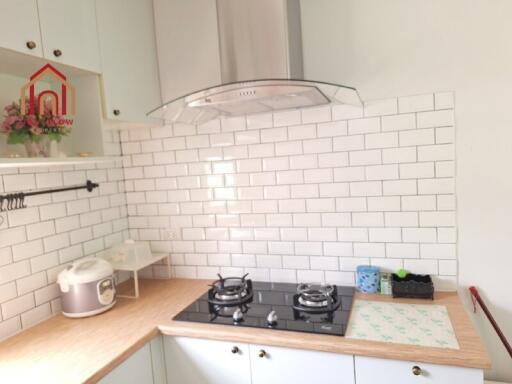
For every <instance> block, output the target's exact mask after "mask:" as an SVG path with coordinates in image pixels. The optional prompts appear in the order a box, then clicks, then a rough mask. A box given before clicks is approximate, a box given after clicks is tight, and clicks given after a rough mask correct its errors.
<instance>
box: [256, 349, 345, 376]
mask: <svg viewBox="0 0 512 384" xmlns="http://www.w3.org/2000/svg"><path fill="white" fill-rule="evenodd" d="M249 349H250V354H251V371H252V384H283V383H285V384H286V383H287V384H313V383H321V384H353V383H354V357H353V356H350V355H340V354H337V353H327V352H317V351H305V350H301V349H291V348H278V347H269V346H265V345H250V346H249Z"/></svg>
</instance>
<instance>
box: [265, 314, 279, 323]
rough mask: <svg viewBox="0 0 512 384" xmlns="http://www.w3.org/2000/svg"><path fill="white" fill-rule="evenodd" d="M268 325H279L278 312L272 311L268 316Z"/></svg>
mask: <svg viewBox="0 0 512 384" xmlns="http://www.w3.org/2000/svg"><path fill="white" fill-rule="evenodd" d="M267 324H268V325H276V324H277V314H276V311H271V312H270V313H269V314H268V315H267Z"/></svg>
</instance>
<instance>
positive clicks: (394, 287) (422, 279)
mask: <svg viewBox="0 0 512 384" xmlns="http://www.w3.org/2000/svg"><path fill="white" fill-rule="evenodd" d="M391 292H392V293H393V297H408V298H412V299H431V300H434V283H433V282H432V278H431V277H430V275H415V274H413V273H409V274H408V275H407V276H406V277H404V278H403V279H402V278H400V277H398V275H397V274H396V273H393V275H392V277H391Z"/></svg>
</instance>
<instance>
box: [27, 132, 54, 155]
mask: <svg viewBox="0 0 512 384" xmlns="http://www.w3.org/2000/svg"><path fill="white" fill-rule="evenodd" d="M25 149H26V150H27V156H28V157H50V139H49V138H48V137H47V136H41V138H40V139H39V140H38V141H33V140H30V139H28V140H26V141H25Z"/></svg>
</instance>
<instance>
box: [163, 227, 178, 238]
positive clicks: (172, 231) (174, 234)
mask: <svg viewBox="0 0 512 384" xmlns="http://www.w3.org/2000/svg"><path fill="white" fill-rule="evenodd" d="M165 233H166V238H167V240H178V238H179V236H180V230H179V229H178V228H167V229H166V230H165Z"/></svg>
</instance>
